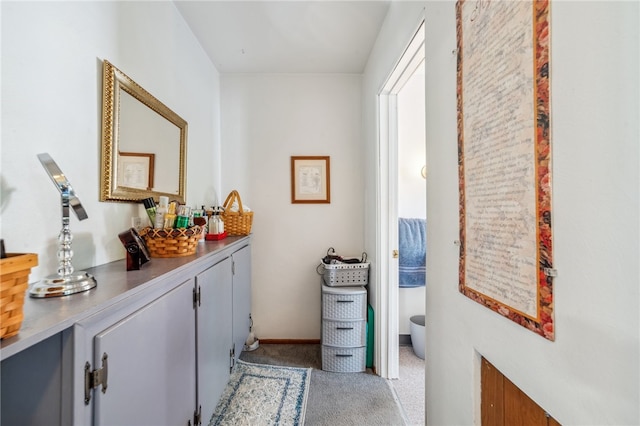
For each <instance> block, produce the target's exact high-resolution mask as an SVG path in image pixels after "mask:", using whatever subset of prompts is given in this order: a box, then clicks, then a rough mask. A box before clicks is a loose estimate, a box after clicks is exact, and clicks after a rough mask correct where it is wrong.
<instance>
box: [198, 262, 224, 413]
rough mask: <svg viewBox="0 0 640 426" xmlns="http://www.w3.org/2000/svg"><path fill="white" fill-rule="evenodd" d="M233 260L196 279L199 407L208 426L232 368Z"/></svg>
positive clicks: (219, 264) (216, 265)
mask: <svg viewBox="0 0 640 426" xmlns="http://www.w3.org/2000/svg"><path fill="white" fill-rule="evenodd" d="M231 280H232V276H231V259H230V258H225V259H224V260H222V261H221V262H219V263H217V264H215V265H213V266H212V267H210V268H209V269H207V270H205V271H203V272H202V273H200V274H198V275H197V276H196V286H197V290H198V291H199V292H200V305H199V306H198V308H197V310H196V312H197V330H198V404H199V406H200V407H201V410H202V411H201V413H202V423H203V424H208V423H209V419H211V416H212V415H213V411H214V410H215V408H216V405H217V403H218V400H219V399H220V396H221V395H222V392H223V391H224V388H225V386H226V385H227V381H228V380H229V373H230V366H231V357H230V352H231V327H232V324H231V318H232V317H231V315H232V311H231V309H232V306H231Z"/></svg>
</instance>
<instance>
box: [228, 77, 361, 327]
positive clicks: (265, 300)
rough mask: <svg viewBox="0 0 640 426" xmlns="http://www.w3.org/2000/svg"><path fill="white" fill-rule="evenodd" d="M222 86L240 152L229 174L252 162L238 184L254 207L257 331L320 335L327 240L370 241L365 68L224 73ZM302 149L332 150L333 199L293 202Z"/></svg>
mask: <svg viewBox="0 0 640 426" xmlns="http://www.w3.org/2000/svg"><path fill="white" fill-rule="evenodd" d="M221 86H222V105H223V106H224V108H223V111H222V138H223V140H224V141H225V147H226V146H229V147H234V148H233V149H236V152H237V155H236V156H232V157H227V156H226V155H225V157H224V158H225V162H224V164H223V171H224V176H225V181H227V179H226V176H228V175H229V176H231V175H234V173H236V172H237V169H238V168H245V169H246V170H247V172H248V181H247V182H246V183H245V184H244V186H243V188H241V189H239V191H240V195H241V196H242V199H243V202H245V203H246V204H248V205H249V206H250V207H251V208H252V209H253V210H254V212H255V213H254V219H253V228H252V231H253V233H254V235H253V262H252V267H253V271H252V273H253V309H252V315H253V319H254V324H255V332H256V334H257V335H258V337H259V338H262V339H319V338H320V276H319V275H318V274H317V273H316V266H318V265H319V263H320V259H321V258H322V257H323V256H324V255H325V254H326V251H327V249H328V248H329V247H334V248H335V249H336V251H338V252H339V253H343V254H357V255H359V254H360V253H362V251H363V249H364V247H363V245H364V243H363V223H362V217H363V214H364V212H363V172H362V167H363V152H362V151H363V150H362V139H361V103H360V101H361V76H359V75H334V74H324V75H312V74H267V75H265V74H233V75H229V74H223V75H222V76H221ZM237 147H240V148H237ZM241 152H244V153H245V154H242V155H241V154H240V153H241ZM244 155H246V156H247V158H248V162H247V161H246V160H243V159H242V157H243V156H244ZM300 155H323V156H324V155H328V156H330V157H331V158H330V167H331V203H330V204H291V169H290V158H291V156H300ZM236 161H237V162H236ZM230 189H232V188H228V187H227V188H226V189H225V191H227V192H228V190H230Z"/></svg>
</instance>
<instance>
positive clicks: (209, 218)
mask: <svg viewBox="0 0 640 426" xmlns="http://www.w3.org/2000/svg"><path fill="white" fill-rule="evenodd" d="M205 211H206V213H207V228H206V229H205V232H206V233H207V234H213V226H212V225H213V224H212V220H213V208H211V207H207V209H206V210H205Z"/></svg>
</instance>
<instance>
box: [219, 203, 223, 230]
mask: <svg viewBox="0 0 640 426" xmlns="http://www.w3.org/2000/svg"><path fill="white" fill-rule="evenodd" d="M223 211H224V209H223V208H222V207H218V220H219V222H218V234H224V220H222V212H223Z"/></svg>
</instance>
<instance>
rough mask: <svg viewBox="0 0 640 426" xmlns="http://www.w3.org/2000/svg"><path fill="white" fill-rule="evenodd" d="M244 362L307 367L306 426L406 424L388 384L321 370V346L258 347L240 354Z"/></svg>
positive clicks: (368, 375)
mask: <svg viewBox="0 0 640 426" xmlns="http://www.w3.org/2000/svg"><path fill="white" fill-rule="evenodd" d="M240 359H242V360H243V361H247V362H253V363H260V364H272V365H284V366H291V367H310V368H312V369H313V370H312V372H311V383H310V387H309V396H308V400H307V412H306V415H305V425H307V426H324V425H326V426H329V425H331V426H360V425H367V426H375V425H381V426H382V425H385V426H393V425H405V424H406V423H407V422H406V420H405V417H404V414H403V411H402V409H401V408H400V406H399V403H398V400H397V397H396V393H395V391H394V390H393V389H392V387H391V385H390V384H389V382H388V381H387V380H385V379H383V378H382V377H380V376H377V375H375V374H372V373H371V372H370V371H368V372H365V373H331V372H327V371H322V369H321V368H322V361H321V348H320V345H317V344H311V345H305V344H289V345H287V344H277V345H271V344H270V345H265V344H261V345H260V347H259V348H258V349H256V350H255V351H253V352H242V354H241V355H240Z"/></svg>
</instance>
